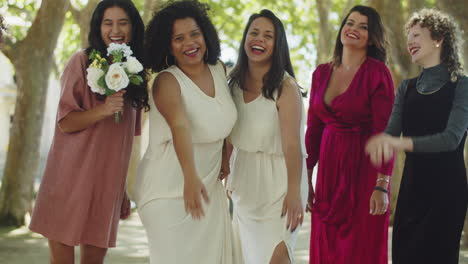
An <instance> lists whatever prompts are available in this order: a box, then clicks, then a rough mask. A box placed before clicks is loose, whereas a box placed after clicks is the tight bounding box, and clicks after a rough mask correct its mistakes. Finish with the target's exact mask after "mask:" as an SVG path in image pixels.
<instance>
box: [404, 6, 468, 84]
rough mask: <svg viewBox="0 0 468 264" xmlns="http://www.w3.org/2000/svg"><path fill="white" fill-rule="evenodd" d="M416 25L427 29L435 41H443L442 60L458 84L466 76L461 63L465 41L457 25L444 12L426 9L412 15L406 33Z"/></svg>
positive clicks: (452, 78)
mask: <svg viewBox="0 0 468 264" xmlns="http://www.w3.org/2000/svg"><path fill="white" fill-rule="evenodd" d="M416 24H419V25H420V26H421V27H423V28H427V29H428V30H429V32H431V38H432V39H433V40H437V41H439V40H443V42H442V51H441V53H440V60H441V63H442V64H444V65H446V66H447V67H448V70H449V72H450V79H451V81H452V82H456V81H457V79H458V77H459V76H462V75H463V74H464V71H463V67H462V65H461V62H460V58H461V52H462V45H463V40H462V38H461V32H460V29H459V27H458V25H457V23H456V22H455V21H454V19H453V18H452V17H451V16H450V15H448V14H446V13H444V12H441V11H439V10H436V9H428V8H424V9H421V10H419V11H417V12H415V13H413V14H412V15H411V17H410V18H409V19H408V22H406V25H405V29H406V32H407V33H408V31H409V29H410V28H411V27H413V26H414V25H416Z"/></svg>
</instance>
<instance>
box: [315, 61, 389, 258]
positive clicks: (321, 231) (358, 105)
mask: <svg viewBox="0 0 468 264" xmlns="http://www.w3.org/2000/svg"><path fill="white" fill-rule="evenodd" d="M332 71H333V66H332V65H331V64H322V65H319V66H318V67H317V69H316V70H315V72H314V74H313V77H312V89H311V94H310V104H309V112H308V120H307V132H306V148H307V153H308V155H309V157H308V159H307V167H308V168H309V169H313V168H314V166H315V165H316V163H317V161H319V166H318V172H317V183H316V187H315V201H314V205H313V207H312V232H311V238H310V263H313V264H383V263H388V256H387V250H388V248H387V243H388V242H387V241H388V217H389V212H388V211H387V213H386V214H384V215H381V216H372V215H370V214H369V211H370V206H369V204H370V202H369V201H370V197H371V194H372V192H373V187H374V186H375V183H376V179H377V173H378V172H380V173H382V174H385V175H391V173H392V169H393V162H391V163H389V164H387V165H386V166H384V167H382V168H374V167H373V166H372V165H371V163H370V160H369V157H368V156H367V155H366V154H365V151H364V148H365V144H366V141H367V140H368V139H369V137H370V136H371V135H373V134H375V133H379V132H382V131H383V130H384V129H385V126H386V124H387V121H388V118H389V116H390V114H391V111H392V106H393V100H394V88H393V81H392V78H391V75H390V72H389V70H388V69H387V67H386V66H385V64H384V63H382V62H380V61H378V60H376V59H373V58H370V57H369V58H367V59H366V61H365V62H364V63H363V64H362V65H361V66H360V68H359V69H358V71H357V72H356V74H355V76H354V79H353V80H352V82H351V84H350V85H349V87H348V88H347V90H346V91H345V92H344V93H343V94H341V95H339V96H337V97H335V98H334V99H333V100H332V101H331V105H330V106H327V105H325V102H324V100H323V97H324V94H325V90H326V89H327V86H328V81H329V79H330V76H331V74H332ZM309 180H310V179H309Z"/></svg>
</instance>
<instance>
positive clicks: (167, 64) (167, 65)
mask: <svg viewBox="0 0 468 264" xmlns="http://www.w3.org/2000/svg"><path fill="white" fill-rule="evenodd" d="M166 67H167V68H169V63H167V55H166Z"/></svg>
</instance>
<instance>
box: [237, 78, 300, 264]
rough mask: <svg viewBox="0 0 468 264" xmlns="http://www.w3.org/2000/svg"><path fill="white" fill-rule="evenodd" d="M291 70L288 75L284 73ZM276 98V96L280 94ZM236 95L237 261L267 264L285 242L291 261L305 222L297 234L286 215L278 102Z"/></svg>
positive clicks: (286, 180)
mask: <svg viewBox="0 0 468 264" xmlns="http://www.w3.org/2000/svg"><path fill="white" fill-rule="evenodd" d="M287 76H289V75H287V74H286V75H285V78H286V77H287ZM275 98H276V95H275ZM233 99H234V102H235V104H236V107H237V112H238V119H237V122H236V125H235V126H234V129H233V130H232V133H231V135H230V140H231V143H232V144H233V145H234V147H235V148H234V152H233V156H232V159H231V164H232V165H231V175H230V176H229V178H228V189H229V190H230V191H232V194H231V198H232V201H233V205H234V213H233V228H234V247H235V255H236V259H240V260H243V261H240V262H239V263H236V264H267V263H269V262H270V260H271V256H272V254H273V251H274V249H275V247H276V246H277V245H278V244H279V243H280V242H282V241H284V242H285V244H286V247H287V249H288V252H289V256H290V259H291V263H293V262H294V258H293V248H294V246H295V243H296V239H297V235H298V232H299V229H300V227H298V228H297V229H296V230H295V231H294V232H293V233H291V231H290V230H287V229H286V219H287V218H286V217H283V218H281V209H282V206H283V200H284V197H285V196H286V192H287V185H288V174H287V170H286V162H285V159H284V154H283V150H282V145H281V133H280V132H281V131H280V123H279V115H278V110H277V108H276V102H275V101H273V100H270V99H266V98H265V97H264V96H263V95H260V96H259V97H257V98H256V99H255V100H253V101H251V102H249V103H245V102H244V97H243V91H242V90H241V89H240V88H239V87H236V88H235V89H234V91H233ZM304 116H305V113H304V111H302V117H301V124H302V125H301V131H300V135H301V139H300V140H301V151H302V153H303V168H302V178H301V198H302V202H303V206H304V210H305V205H306V203H307V195H308V184H307V169H306V162H305V159H306V157H307V154H306V153H307V152H306V150H305V143H304V126H305V119H304Z"/></svg>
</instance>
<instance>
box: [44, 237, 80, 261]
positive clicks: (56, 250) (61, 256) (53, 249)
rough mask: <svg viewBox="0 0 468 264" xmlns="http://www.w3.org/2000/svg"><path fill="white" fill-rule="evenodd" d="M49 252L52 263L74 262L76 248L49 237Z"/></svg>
mask: <svg viewBox="0 0 468 264" xmlns="http://www.w3.org/2000/svg"><path fill="white" fill-rule="evenodd" d="M48 242H49V254H50V263H51V264H73V263H74V262H75V248H74V247H72V246H68V245H65V244H63V243H60V242H58V241H54V240H50V239H49V241H48Z"/></svg>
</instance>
